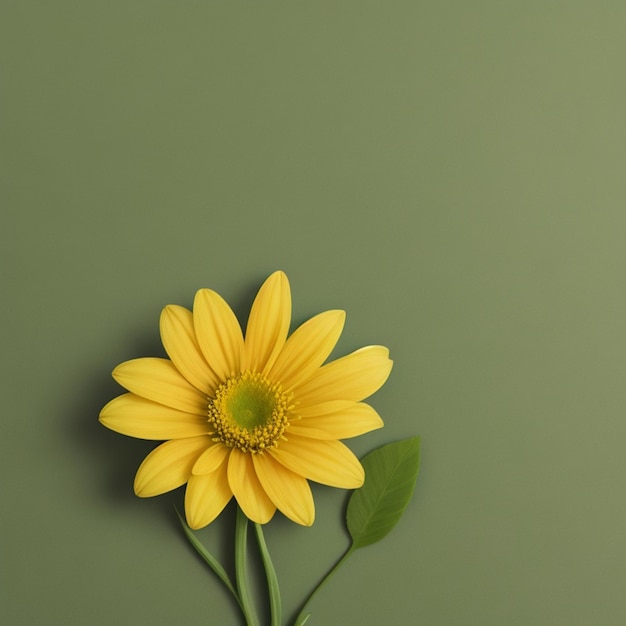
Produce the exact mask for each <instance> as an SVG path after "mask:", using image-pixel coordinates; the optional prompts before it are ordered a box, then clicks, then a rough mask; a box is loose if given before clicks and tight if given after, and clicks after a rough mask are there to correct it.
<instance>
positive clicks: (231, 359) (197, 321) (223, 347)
mask: <svg viewBox="0 0 626 626" xmlns="http://www.w3.org/2000/svg"><path fill="white" fill-rule="evenodd" d="M193 323H194V328H195V330H196V338H197V339H198V344H199V345H200V349H201V350H202V353H203V354H204V358H205V359H206V360H207V363H208V364H209V365H210V366H211V369H212V370H213V371H214V372H215V373H216V374H217V377H218V378H219V380H220V381H224V380H226V379H227V378H229V377H230V376H233V375H234V374H237V373H238V372H239V371H240V364H241V353H242V351H243V335H242V334H241V327H240V326H239V322H238V321H237V318H236V317H235V314H234V313H233V312H232V310H231V308H230V307H229V306H228V304H227V303H226V301H225V300H224V299H223V298H222V297H221V296H220V295H219V294H217V293H215V291H211V290H210V289H200V291H198V293H196V297H195V299H194V302H193Z"/></svg>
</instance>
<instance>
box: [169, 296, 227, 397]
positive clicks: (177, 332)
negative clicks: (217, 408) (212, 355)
mask: <svg viewBox="0 0 626 626" xmlns="http://www.w3.org/2000/svg"><path fill="white" fill-rule="evenodd" d="M161 341H162V342H163V346H164V347H165V350H166V352H167V354H168V356H169V357H170V359H171V360H172V363H174V365H175V366H176V369H177V370H178V371H179V372H180V373H181V374H182V375H183V376H184V377H185V378H186V379H187V380H188V381H189V382H190V383H191V384H192V385H193V386H194V387H195V388H196V389H198V390H200V391H201V392H203V393H205V394H207V393H208V392H209V391H210V390H212V389H215V387H216V386H217V384H218V380H217V377H216V376H215V373H214V372H213V371H211V368H210V367H209V364H208V363H207V362H206V360H205V359H204V356H203V355H202V351H201V350H200V346H199V345H198V341H197V340H196V332H195V330H194V327H193V315H192V313H191V311H189V310H187V309H185V308H184V307H182V306H178V305H175V304H170V305H168V306H166V307H165V308H164V309H163V312H162V313H161Z"/></svg>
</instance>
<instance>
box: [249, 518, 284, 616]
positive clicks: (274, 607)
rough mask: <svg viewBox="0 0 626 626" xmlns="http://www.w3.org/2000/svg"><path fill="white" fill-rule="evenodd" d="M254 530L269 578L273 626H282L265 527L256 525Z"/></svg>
mask: <svg viewBox="0 0 626 626" xmlns="http://www.w3.org/2000/svg"><path fill="white" fill-rule="evenodd" d="M254 530H255V531H256V538H257V542H258V544H259V551H260V552H261V559H262V560H263V567H264V568H265V576H266V577H267V587H268V589H269V595H270V612H271V616H272V622H271V626H281V621H282V614H283V611H282V604H281V600H280V589H279V587H278V578H277V576H276V569H275V568H274V564H273V563H272V559H271V558H270V553H269V551H268V549H267V544H266V543H265V537H264V535H263V526H261V524H255V525H254Z"/></svg>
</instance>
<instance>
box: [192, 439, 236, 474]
mask: <svg viewBox="0 0 626 626" xmlns="http://www.w3.org/2000/svg"><path fill="white" fill-rule="evenodd" d="M230 450H231V449H230V448H228V447H226V446H223V445H222V444H220V443H218V444H216V445H214V446H211V447H210V448H209V449H208V450H206V451H205V452H204V453H203V454H202V455H200V457H199V458H198V460H197V461H196V464H195V465H194V466H193V469H192V470H191V471H192V472H193V473H194V474H210V473H211V472H214V471H215V470H217V469H219V468H220V467H221V466H222V465H223V464H224V463H226V461H227V460H228V455H229V454H230Z"/></svg>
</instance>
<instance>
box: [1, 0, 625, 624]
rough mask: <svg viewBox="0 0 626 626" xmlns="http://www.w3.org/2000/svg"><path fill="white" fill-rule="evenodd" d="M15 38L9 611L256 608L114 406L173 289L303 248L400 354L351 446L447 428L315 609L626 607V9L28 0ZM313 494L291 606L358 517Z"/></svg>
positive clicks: (283, 543) (5, 259) (561, 616)
mask: <svg viewBox="0 0 626 626" xmlns="http://www.w3.org/2000/svg"><path fill="white" fill-rule="evenodd" d="M0 59H1V61H0V68H1V70H0V71H1V76H0V80H1V96H0V97H1V102H2V108H1V120H0V124H1V133H2V135H1V143H0V151H1V153H2V163H1V169H0V176H1V177H2V184H1V188H0V189H1V191H0V193H1V204H2V209H1V211H2V212H1V215H2V217H1V219H2V228H1V233H2V244H1V247H0V254H1V259H2V274H3V280H2V284H3V287H2V311H1V315H2V324H1V328H0V332H1V333H2V338H1V345H2V377H1V380H2V388H3V391H2V404H3V409H2V429H1V433H2V436H1V439H0V441H1V444H0V445H1V446H2V454H1V456H0V465H1V470H2V512H1V514H0V516H1V532H0V537H1V539H0V547H1V560H0V573H1V574H0V576H1V578H0V589H1V594H2V598H1V602H0V622H2V623H3V624H7V625H10V626H13V625H18V626H22V625H24V626H31V625H34V626H38V625H44V626H47V625H57V624H58V625H63V626H83V625H85V624H88V625H109V624H111V625H112V624H116V625H117V624H121V625H134V624H150V625H153V626H157V625H158V626H160V625H163V626H165V625H171V624H183V625H192V626H195V625H206V624H212V625H215V626H231V625H238V624H240V622H239V621H238V618H237V613H236V607H235V606H234V605H233V604H232V603H231V601H230V599H229V598H228V597H227V595H226V593H225V592H224V591H223V590H222V588H221V587H220V586H219V585H218V583H217V581H216V580H215V579H214V578H213V577H212V575H211V574H210V573H209V572H208V571H206V569H205V567H204V565H203V563H202V562H200V561H199V560H198V559H197V558H196V556H195V554H194V553H193V552H192V551H191V550H190V549H189V548H188V546H187V544H186V543H185V539H184V538H183V537H182V535H181V533H180V529H179V528H178V526H177V522H176V520H175V518H174V513H173V507H172V505H173V504H174V503H180V502H181V500H182V492H181V491H178V492H175V493H174V494H170V495H167V496H163V497H160V498H155V499H150V500H140V499H138V498H136V497H135V496H134V495H133V493H132V479H133V475H134V471H135V469H136V467H137V466H138V464H139V463H140V461H141V460H142V458H143V457H144V456H145V454H146V453H147V452H148V451H149V450H150V449H151V448H152V447H153V445H154V444H153V443H150V442H144V441H138V440H133V439H129V438H125V437H123V436H121V435H117V434H115V433H112V432H109V431H107V430H106V429H104V428H103V427H101V426H100V425H99V424H98V422H97V416H98V412H99V410H100V408H101V407H102V405H104V404H105V403H106V402H107V401H108V400H109V399H111V398H112V397H114V396H115V395H117V394H118V393H119V392H120V391H121V389H120V388H119V387H117V385H116V384H115V383H114V382H113V381H112V379H111V378H110V372H111V370H112V368H113V367H114V366H115V365H117V364H118V363H119V362H121V361H124V360H126V359H129V358H135V357H139V356H148V355H161V354H162V348H161V347H160V342H159V335H158V318H159V313H160V310H161V308H162V307H163V306H164V305H166V304H168V303H179V304H184V305H190V304H191V302H192V298H193V294H194V292H195V291H196V289H198V288H200V287H211V288H214V289H216V290H217V291H219V292H220V293H222V294H223V295H224V296H225V297H226V298H227V299H228V300H229V301H230V302H231V303H232V304H233V306H234V308H235V310H236V311H237V313H238V314H239V315H240V316H241V317H242V319H244V320H245V316H246V314H247V310H248V307H249V305H250V302H251V299H252V297H253V294H254V293H255V291H256V289H257V288H258V286H259V285H260V284H261V282H262V281H263V279H264V278H265V277H266V276H267V275H268V274H269V273H270V272H272V271H273V270H275V269H277V268H282V269H284V270H285V271H286V272H287V274H288V275H289V277H290V280H291V283H292V288H293V295H294V321H295V322H296V323H298V322H301V321H303V320H304V319H305V318H307V317H309V316H311V315H313V314H315V313H317V312H319V311H322V310H325V309H327V308H344V309H346V310H347V312H348V318H347V325H346V330H345V333H344V335H343V337H342V340H341V342H340V345H339V347H338V352H337V353H338V354H342V353H346V352H348V351H350V350H352V349H354V348H356V347H359V346H361V345H365V344H368V343H381V344H384V345H387V346H389V348H390V350H391V352H392V356H393V358H394V361H395V368H394V371H393V373H392V376H391V378H390V380H389V382H388V384H387V385H386V386H385V387H384V388H383V390H381V392H379V393H378V394H376V395H375V396H374V397H373V399H372V403H373V404H374V405H375V406H376V408H377V409H378V410H379V412H380V413H381V414H382V415H383V417H384V419H385V421H386V427H385V428H384V429H383V430H381V431H378V432H376V433H372V434H370V435H367V436H365V437H362V438H359V439H358V440H355V441H354V442H353V444H351V445H352V447H353V449H354V450H355V451H356V452H357V453H358V454H359V455H362V454H364V453H365V452H367V451H369V450H371V449H373V448H374V447H376V446H378V445H381V444H383V443H387V442H390V441H393V440H396V439H399V438H402V437H408V436H411V435H414V434H421V435H422V437H423V462H422V468H421V474H420V477H419V480H418V484H417V489H416V492H415V496H414V498H413V500H412V501H411V503H410V505H409V508H408V510H407V513H406V515H405V517H404V518H403V519H402V520H401V522H400V524H399V525H398V527H397V528H396V529H395V530H394V532H393V533H392V534H391V535H389V536H388V537H387V538H386V539H385V540H383V541H382V542H381V543H379V544H377V545H376V546H373V547H370V548H367V549H364V550H362V551H360V552H357V553H356V554H355V555H354V556H353V558H352V560H351V561H348V563H347V564H346V565H345V567H344V568H343V569H342V570H340V571H339V573H338V574H337V575H336V577H335V579H334V580H333V582H332V584H331V585H330V586H328V587H327V588H326V589H325V590H324V591H323V593H322V594H320V595H319V596H318V598H317V599H316V601H315V603H314V604H313V606H312V609H313V611H314V613H313V618H312V619H311V621H310V622H309V623H310V626H335V625H336V626H343V625H346V626H377V625H380V624H391V625H396V624H398V625H399V624H416V625H423V626H450V625H457V624H458V625H459V626H460V625H463V626H470V625H471V626H502V625H507V626H517V625H519V626H526V625H531V626H535V625H540V626H572V625H581V626H587V625H594V626H595V625H601V626H619V625H621V624H624V623H626V594H625V593H624V585H625V583H626V565H625V562H626V532H625V514H626V497H625V490H624V477H625V473H626V455H625V454H624V437H625V435H626V415H625V408H626V406H625V405H626V385H625V384H624V381H625V378H626V358H625V356H624V355H625V348H626V322H625V320H626V292H625V287H626V284H625V280H624V278H625V275H626V249H625V246H624V240H625V235H626V183H625V171H626V117H625V116H626V79H625V76H626V5H625V4H624V3H623V2H621V1H620V2H583V1H575V0H568V1H566V0H563V1H562V2H558V1H551V0H541V1H530V2H528V1H524V2H522V1H519V2H505V1H497V2H496V1H492V2H489V1H486V0H482V1H478V2H465V1H461V0H458V1H452V2H434V1H424V2H411V1H391V2H370V1H365V0H359V1H349V2H342V1H337V2H327V1H317V2H312V1H311V2H264V3H257V2H255V3H248V2H226V1H223V2H213V1H211V0H206V1H203V2H200V1H182V2H158V1H157V2H148V1H144V2H142V1H138V0H129V1H124V2H121V1H120V2H83V1H78V0H76V1H74V2H72V1H69V0H60V1H56V2H54V1H42V2H30V1H21V2H10V1H7V0H5V1H3V2H0ZM315 498H316V504H317V520H316V522H315V525H314V526H313V527H312V528H311V529H306V528H301V527H298V526H296V525H294V524H292V523H290V522H288V521H287V520H286V519H284V518H282V517H280V516H277V518H276V519H275V520H274V521H273V522H272V523H271V524H270V525H269V527H268V529H267V531H266V536H267V540H268V543H269V545H270V549H271V551H272V554H273V556H274V558H275V562H276V567H277V569H278V574H279V577H280V580H281V583H282V589H283V595H284V603H285V610H286V613H287V615H293V613H294V611H295V610H296V608H297V606H298V604H299V602H300V601H301V600H302V599H303V598H304V595H305V593H306V592H307V591H308V590H310V589H311V588H312V586H313V585H314V583H315V582H316V581H317V580H318V579H319V577H320V576H321V575H322V574H323V573H324V572H325V571H326V569H327V568H328V567H329V566H330V565H331V564H332V562H333V561H334V559H336V558H337V557H338V556H339V554H340V553H341V551H342V550H343V549H344V547H345V546H346V545H347V541H348V540H347V536H346V534H345V531H344V530H343V526H342V508H343V506H344V503H345V498H346V493H345V492H343V491H339V490H333V489H330V488H322V487H319V488H318V487H316V488H315ZM231 521H232V511H230V510H229V511H227V512H226V514H225V515H224V517H223V520H221V522H223V523H219V524H216V525H215V526H212V527H209V528H208V529H207V531H206V532H205V533H203V535H202V536H203V539H205V540H206V542H207V543H208V544H209V545H211V546H212V547H214V548H215V550H216V551H217V552H218V553H219V554H220V555H221V556H223V557H224V558H225V559H226V558H228V556H229V553H230V540H231V539H232V531H231V530H230V529H229V524H230V522H231Z"/></svg>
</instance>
